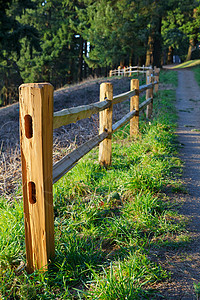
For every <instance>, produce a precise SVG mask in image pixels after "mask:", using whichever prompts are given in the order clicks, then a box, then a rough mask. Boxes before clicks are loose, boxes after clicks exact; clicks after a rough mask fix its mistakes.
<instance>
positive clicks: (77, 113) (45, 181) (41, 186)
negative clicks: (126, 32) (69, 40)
mask: <svg viewBox="0 0 200 300" xmlns="http://www.w3.org/2000/svg"><path fill="white" fill-rule="evenodd" d="M146 78H147V83H146V85H142V86H139V80H138V79H132V80H131V86H130V91H128V92H126V93H123V94H121V95H117V96H113V86H112V84H111V83H102V84H101V86H100V101H99V102H96V103H93V104H89V105H83V106H78V107H72V108H67V109H63V110H61V111H58V112H55V113H53V86H52V85H51V84H49V83H30V84H23V85H21V86H20V88H19V91H20V143H21V160H22V181H23V201H24V222H25V242H26V257H27V271H28V273H31V272H33V271H34V270H35V269H43V270H45V269H47V265H48V262H49V261H50V260H51V259H52V258H53V257H54V256H55V246H54V212H53V194H52V185H53V183H55V182H56V181H57V180H58V179H60V178H61V177H62V176H63V175H64V174H66V173H67V172H68V171H69V170H71V169H72V168H73V167H74V166H75V164H76V163H77V162H78V160H79V159H80V158H81V157H83V156H84V155H85V154H86V153H88V152H89V151H90V150H91V149H93V148H94V147H96V146H97V145H99V163H100V164H101V165H103V166H105V167H106V166H109V165H110V164H111V148H112V133H113V132H115V131H116V130H118V129H119V128H120V127H122V126H123V125H124V124H125V123H127V122H128V121H130V136H131V137H135V136H137V135H138V133H139V111H140V110H143V109H144V108H146V107H147V112H146V113H147V117H148V118H150V117H151V114H152V108H153V88H154V90H155V92H157V90H158V81H159V69H157V70H155V74H154V76H153V74H152V70H148V72H147V77H146ZM144 91H146V100H145V101H144V102H143V103H141V104H139V95H140V93H142V92H144ZM129 98H130V112H129V113H127V114H126V115H125V116H124V117H123V118H122V119H121V120H119V121H117V122H116V123H115V124H112V114H113V108H114V105H115V104H117V103H120V102H123V101H125V100H127V99H129ZM98 112H99V117H100V118H99V120H100V126H99V127H100V128H99V135H97V136H95V137H94V138H92V139H91V140H89V141H88V142H86V143H85V144H83V145H82V146H80V147H79V148H77V149H76V150H74V151H72V152H71V153H70V154H68V155H66V156H65V157H64V158H62V159H61V160H60V161H58V162H57V163H55V164H54V165H53V160H52V156H53V155H52V152H53V150H52V149H53V129H55V128H58V127H60V126H63V125H67V124H70V123H74V122H76V121H78V120H81V119H84V118H89V117H91V115H92V114H96V113H98Z"/></svg>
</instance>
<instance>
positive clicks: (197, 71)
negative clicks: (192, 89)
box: [193, 66, 200, 86]
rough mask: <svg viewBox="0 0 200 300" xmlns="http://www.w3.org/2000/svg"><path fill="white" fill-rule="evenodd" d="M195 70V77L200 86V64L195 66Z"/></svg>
mask: <svg viewBox="0 0 200 300" xmlns="http://www.w3.org/2000/svg"><path fill="white" fill-rule="evenodd" d="M193 71H194V75H195V79H196V81H197V83H198V85H199V86H200V66H198V67H195V68H194V69H193Z"/></svg>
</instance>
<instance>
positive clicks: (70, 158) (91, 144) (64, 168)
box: [53, 132, 108, 183]
mask: <svg viewBox="0 0 200 300" xmlns="http://www.w3.org/2000/svg"><path fill="white" fill-rule="evenodd" d="M107 137H108V133H107V132H103V133H102V134H100V135H97V136H95V137H94V138H92V139H91V140H89V141H88V142H86V143H84V144H83V145H81V146H80V147H78V148H77V149H75V150H74V151H72V152H71V153H70V154H68V155H66V156H64V157H63V158H62V159H61V160H59V161H58V162H57V163H55V164H54V165H53V183H55V182H56V181H58V180H59V179H60V178H61V177H62V176H63V175H65V174H66V173H67V172H68V171H69V170H71V169H72V168H73V167H74V166H75V164H76V163H77V161H79V159H81V158H82V157H83V156H84V155H86V154H87V153H88V152H90V151H91V150H92V149H93V148H95V147H96V146H98V145H99V143H100V142H102V141H103V140H105V139H106V138H107Z"/></svg>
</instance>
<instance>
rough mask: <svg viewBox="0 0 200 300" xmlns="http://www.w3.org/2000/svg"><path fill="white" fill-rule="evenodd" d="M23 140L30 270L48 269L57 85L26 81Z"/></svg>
mask: <svg viewBox="0 0 200 300" xmlns="http://www.w3.org/2000/svg"><path fill="white" fill-rule="evenodd" d="M19 93H20V144H21V159H22V181H23V200H24V223H25V242H26V257H27V272H28V273H32V272H33V271H34V270H35V269H41V268H42V269H43V270H45V269H47V264H48V262H49V259H51V258H53V257H54V255H55V246H54V213H53V193H52V167H53V162H52V149H53V86H52V85H51V84H49V83H30V84H22V85H21V86H20V88H19Z"/></svg>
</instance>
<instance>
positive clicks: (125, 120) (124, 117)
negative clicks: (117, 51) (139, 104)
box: [112, 110, 136, 132]
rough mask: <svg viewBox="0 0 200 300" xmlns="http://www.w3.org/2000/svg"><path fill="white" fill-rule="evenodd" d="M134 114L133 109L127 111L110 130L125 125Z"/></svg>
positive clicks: (115, 129)
mask: <svg viewBox="0 0 200 300" xmlns="http://www.w3.org/2000/svg"><path fill="white" fill-rule="evenodd" d="M135 115H136V111H135V110H133V111H131V112H129V113H127V114H126V115H125V116H123V118H121V119H120V120H119V121H117V122H116V123H115V124H113V126H112V131H113V132H115V131H117V130H118V129H119V128H121V127H122V126H123V125H125V124H126V123H127V122H128V121H129V120H130V119H131V118H132V117H133V116H135Z"/></svg>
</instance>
